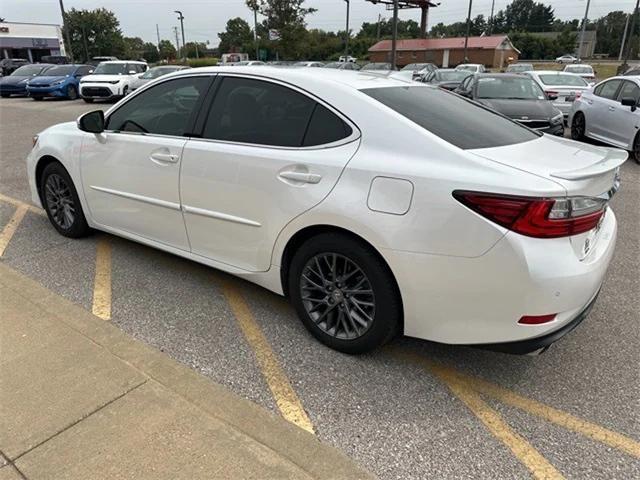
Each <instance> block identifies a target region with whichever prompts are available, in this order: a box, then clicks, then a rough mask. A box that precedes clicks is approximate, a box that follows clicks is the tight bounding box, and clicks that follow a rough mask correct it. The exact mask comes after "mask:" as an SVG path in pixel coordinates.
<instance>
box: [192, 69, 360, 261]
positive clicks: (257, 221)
mask: <svg viewBox="0 0 640 480" xmlns="http://www.w3.org/2000/svg"><path fill="white" fill-rule="evenodd" d="M219 81H220V85H219V87H218V90H217V93H216V96H215V98H214V99H213V103H212V107H211V110H210V113H209V116H208V118H207V120H206V123H205V125H204V128H203V132H202V139H197V138H194V139H190V140H189V141H188V142H187V145H186V147H185V150H184V154H183V159H182V162H183V164H182V174H181V181H180V185H181V192H182V203H183V210H184V215H185V223H186V226H187V231H188V234H189V239H190V241H191V248H192V252H193V253H195V254H197V255H201V256H203V257H207V258H209V259H212V260H215V261H218V262H222V263H225V264H228V265H231V266H234V267H237V268H240V269H243V270H247V271H266V270H268V269H269V267H270V265H271V253H272V251H273V246H274V244H275V241H276V238H277V237H278V235H279V234H280V232H281V231H282V229H283V228H284V227H285V226H286V224H287V223H288V222H290V221H291V220H292V219H294V218H295V217H296V216H298V215H300V214H302V213H303V212H305V211H306V210H308V209H310V208H312V207H313V206H315V205H317V204H318V203H319V202H321V201H322V200H323V199H324V198H325V197H326V196H327V195H328V194H329V192H330V191H331V189H332V188H333V186H334V185H335V183H336V182H337V181H338V178H339V176H340V174H341V172H342V171H343V169H344V167H345V165H346V164H347V162H348V161H349V160H350V159H351V157H352V156H353V155H354V154H355V152H356V150H357V148H358V144H359V142H358V141H357V140H358V138H359V133H358V132H357V130H356V129H355V127H352V126H350V125H349V124H348V122H347V121H345V120H343V119H342V118H341V117H340V115H339V114H337V112H334V111H331V110H330V109H329V108H328V107H326V106H324V105H322V104H320V103H318V102H317V101H315V100H314V99H311V98H310V97H308V96H307V95H305V94H304V93H302V92H299V91H297V90H294V89H292V88H289V87H286V86H284V85H281V84H279V83H277V82H271V81H265V80H257V79H251V78H244V77H237V76H224V77H222V78H221V79H220V80H219Z"/></svg>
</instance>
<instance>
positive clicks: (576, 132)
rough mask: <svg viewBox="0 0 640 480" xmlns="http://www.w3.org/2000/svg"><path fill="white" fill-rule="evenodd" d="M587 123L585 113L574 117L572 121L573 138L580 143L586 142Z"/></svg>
mask: <svg viewBox="0 0 640 480" xmlns="http://www.w3.org/2000/svg"><path fill="white" fill-rule="evenodd" d="M586 131H587V122H586V120H585V118H584V113H582V112H578V113H576V114H575V115H574V116H573V120H571V138H572V139H573V140H577V141H579V142H584V141H585V140H586V135H585V133H586Z"/></svg>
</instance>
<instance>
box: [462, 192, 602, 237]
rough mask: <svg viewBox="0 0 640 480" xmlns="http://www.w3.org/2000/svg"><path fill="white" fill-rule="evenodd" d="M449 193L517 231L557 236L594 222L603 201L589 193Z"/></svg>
mask: <svg viewBox="0 0 640 480" xmlns="http://www.w3.org/2000/svg"><path fill="white" fill-rule="evenodd" d="M453 196H454V197H455V198H456V199H457V200H458V201H459V202H461V203H462V204H463V205H466V206H467V207H468V208H470V209H471V210H473V211H474V212H476V213H478V214H480V215H482V216H483V217H485V218H487V219H489V220H491V221H492V222H494V223H497V224H498V225H501V226H503V227H505V228H507V229H509V230H512V231H514V232H517V233H519V234H521V235H526V236H528V237H534V238H560V237H569V236H572V235H578V234H580V233H584V232H588V231H589V230H592V229H594V228H596V227H597V226H598V223H599V222H600V219H601V218H602V216H603V215H604V211H605V207H606V201H604V200H602V199H599V198H590V197H570V198H558V199H554V198H535V197H518V196H512V195H500V194H495V193H481V192H465V191H455V192H453Z"/></svg>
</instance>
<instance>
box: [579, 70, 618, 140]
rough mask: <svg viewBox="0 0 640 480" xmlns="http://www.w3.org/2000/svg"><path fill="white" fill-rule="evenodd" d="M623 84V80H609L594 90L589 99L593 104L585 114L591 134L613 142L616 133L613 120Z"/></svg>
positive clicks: (599, 138)
mask: <svg viewBox="0 0 640 480" xmlns="http://www.w3.org/2000/svg"><path fill="white" fill-rule="evenodd" d="M621 85H622V80H619V79H613V80H608V81H606V82H604V83H601V84H600V85H598V87H596V89H595V90H594V91H593V95H592V96H591V97H590V99H589V101H588V102H589V103H590V104H591V106H590V108H589V113H588V115H585V119H586V123H587V130H588V133H589V136H592V137H594V138H596V139H598V140H602V141H603V142H607V143H612V142H613V138H614V137H615V135H616V134H615V132H613V128H612V125H611V122H612V121H613V119H614V113H615V111H616V109H617V107H618V106H619V104H618V102H617V98H618V91H619V89H620V87H621Z"/></svg>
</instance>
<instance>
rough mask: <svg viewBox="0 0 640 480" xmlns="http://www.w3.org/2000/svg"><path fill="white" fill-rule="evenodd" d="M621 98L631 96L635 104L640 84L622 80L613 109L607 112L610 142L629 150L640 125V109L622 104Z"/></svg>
mask: <svg viewBox="0 0 640 480" xmlns="http://www.w3.org/2000/svg"><path fill="white" fill-rule="evenodd" d="M623 98H633V99H634V100H635V102H636V105H637V103H638V101H639V100H640V86H638V84H637V83H636V82H634V81H633V80H624V81H623V82H622V86H621V87H620V90H619V91H618V97H617V99H616V103H617V105H616V106H615V110H611V111H610V112H609V118H610V121H611V128H610V135H611V143H613V144H614V145H617V146H619V147H621V148H625V149H628V150H630V149H631V148H633V140H634V138H635V136H636V132H638V129H639V127H640V125H639V124H640V111H639V110H638V109H637V107H635V108H632V107H628V106H624V105H622V99H623Z"/></svg>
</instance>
